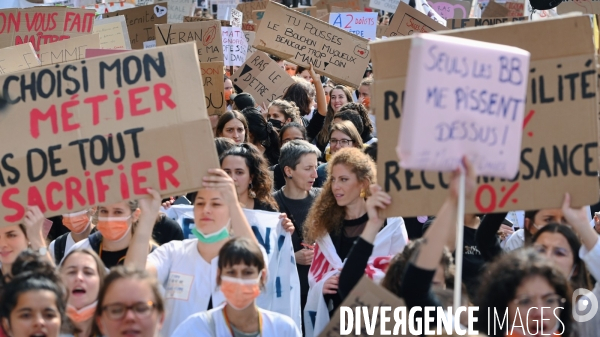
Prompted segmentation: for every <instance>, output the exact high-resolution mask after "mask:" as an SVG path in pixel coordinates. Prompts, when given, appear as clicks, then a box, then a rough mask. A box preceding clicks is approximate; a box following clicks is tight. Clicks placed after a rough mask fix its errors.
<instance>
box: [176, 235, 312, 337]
mask: <svg viewBox="0 0 600 337" xmlns="http://www.w3.org/2000/svg"><path fill="white" fill-rule="evenodd" d="M218 259H219V263H218V271H217V284H218V286H219V287H220V288H221V291H222V292H223V295H224V296H225V303H224V304H221V305H219V306H217V307H215V308H214V309H211V310H208V311H204V312H199V313H195V314H193V315H190V317H188V318H187V319H186V320H185V321H183V323H181V325H179V327H178V328H177V329H176V330H175V331H174V332H173V334H172V335H170V336H173V337H178V336H181V337H188V336H219V337H224V336H227V337H237V336H260V337H277V336H286V337H288V336H289V337H300V336H302V335H301V334H300V331H299V330H298V327H297V326H296V324H295V323H294V321H293V320H292V319H291V318H290V317H288V316H285V315H282V314H280V313H276V312H273V311H268V310H264V309H261V308H259V307H258V306H257V305H256V298H257V297H258V296H259V295H260V293H261V290H264V287H265V283H266V280H267V268H266V267H267V265H266V261H265V260H264V257H263V253H262V251H261V249H260V246H259V245H258V244H257V243H256V242H255V241H253V240H250V239H248V238H243V237H242V238H235V239H232V240H230V241H228V242H227V243H226V244H225V245H224V246H223V247H222V248H221V250H220V251H219V256H218Z"/></svg>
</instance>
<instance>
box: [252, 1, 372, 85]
mask: <svg viewBox="0 0 600 337" xmlns="http://www.w3.org/2000/svg"><path fill="white" fill-rule="evenodd" d="M368 43H369V41H368V40H367V39H363V38H360V37H358V36H356V35H354V34H352V33H349V32H346V31H344V30H342V29H340V28H337V27H334V26H332V25H329V24H327V23H325V22H323V21H321V20H318V19H315V18H312V17H310V16H308V15H304V14H302V13H299V12H297V11H295V10H292V9H289V8H286V7H285V6H282V5H279V4H276V3H274V2H269V4H268V5H267V8H266V10H265V15H264V16H263V18H262V20H261V24H260V26H259V27H258V31H257V33H256V39H255V40H254V47H255V48H256V49H258V50H262V51H264V52H266V53H269V54H273V55H276V56H279V57H281V58H283V59H285V60H287V61H290V62H292V63H295V64H298V65H300V66H303V67H308V66H309V64H312V65H313V67H314V69H315V71H317V72H318V73H320V74H323V75H326V76H328V77H330V78H332V79H333V80H334V81H335V82H339V83H343V84H346V85H350V86H353V87H358V86H359V84H360V82H361V81H362V78H363V75H364V73H365V70H366V69H367V66H368V64H369V60H370V58H371V56H370V55H369V46H368Z"/></svg>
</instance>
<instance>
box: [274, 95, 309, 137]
mask: <svg viewBox="0 0 600 337" xmlns="http://www.w3.org/2000/svg"><path fill="white" fill-rule="evenodd" d="M268 116H269V123H271V124H273V126H274V127H276V128H277V129H278V130H281V128H282V127H283V126H284V125H287V124H288V123H291V122H295V123H302V120H301V119H300V109H298V106H296V103H294V102H288V101H284V100H282V99H276V100H274V101H273V102H271V104H269V109H268Z"/></svg>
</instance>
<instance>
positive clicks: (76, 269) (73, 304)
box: [59, 249, 107, 337]
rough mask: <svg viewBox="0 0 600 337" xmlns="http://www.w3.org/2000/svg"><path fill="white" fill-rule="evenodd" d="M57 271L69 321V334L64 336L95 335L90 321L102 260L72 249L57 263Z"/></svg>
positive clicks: (101, 276)
mask: <svg viewBox="0 0 600 337" xmlns="http://www.w3.org/2000/svg"><path fill="white" fill-rule="evenodd" d="M59 273H60V277H61V279H62V281H63V283H64V284H65V286H66V290H67V317H69V319H70V320H71V323H72V327H71V329H70V330H71V332H72V334H70V335H68V336H78V337H84V336H85V337H88V336H98V335H99V333H98V331H95V330H96V329H94V328H93V322H94V313H95V312H96V305H97V303H98V292H99V291H100V288H102V284H103V282H104V278H105V277H106V274H107V272H106V268H105V267H104V263H102V261H100V258H99V257H98V255H97V254H96V253H94V252H92V251H91V250H89V249H77V250H72V251H71V252H69V255H67V256H66V257H65V260H64V261H63V263H62V264H61V265H60V267H59ZM61 336H64V337H66V336H67V335H61Z"/></svg>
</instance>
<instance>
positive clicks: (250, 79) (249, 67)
mask: <svg viewBox="0 0 600 337" xmlns="http://www.w3.org/2000/svg"><path fill="white" fill-rule="evenodd" d="M231 80H232V81H233V86H234V87H235V88H236V91H238V92H240V91H243V92H247V93H249V94H250V95H252V97H254V100H256V104H258V105H261V104H263V103H267V105H268V104H269V103H271V102H272V101H274V100H276V99H279V98H281V97H283V93H284V92H285V90H286V89H287V88H288V87H289V86H290V85H292V84H293V83H294V80H293V79H292V78H291V77H290V75H289V74H288V73H286V72H285V70H283V69H281V67H280V66H279V65H278V64H277V62H275V61H273V60H272V59H271V58H270V57H269V55H267V54H265V53H263V52H261V51H257V52H255V53H254V54H252V55H251V56H250V57H249V58H248V60H247V61H246V62H245V63H244V64H243V65H242V66H241V67H240V68H239V69H238V70H237V71H236V72H235V73H233V76H232V77H231Z"/></svg>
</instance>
